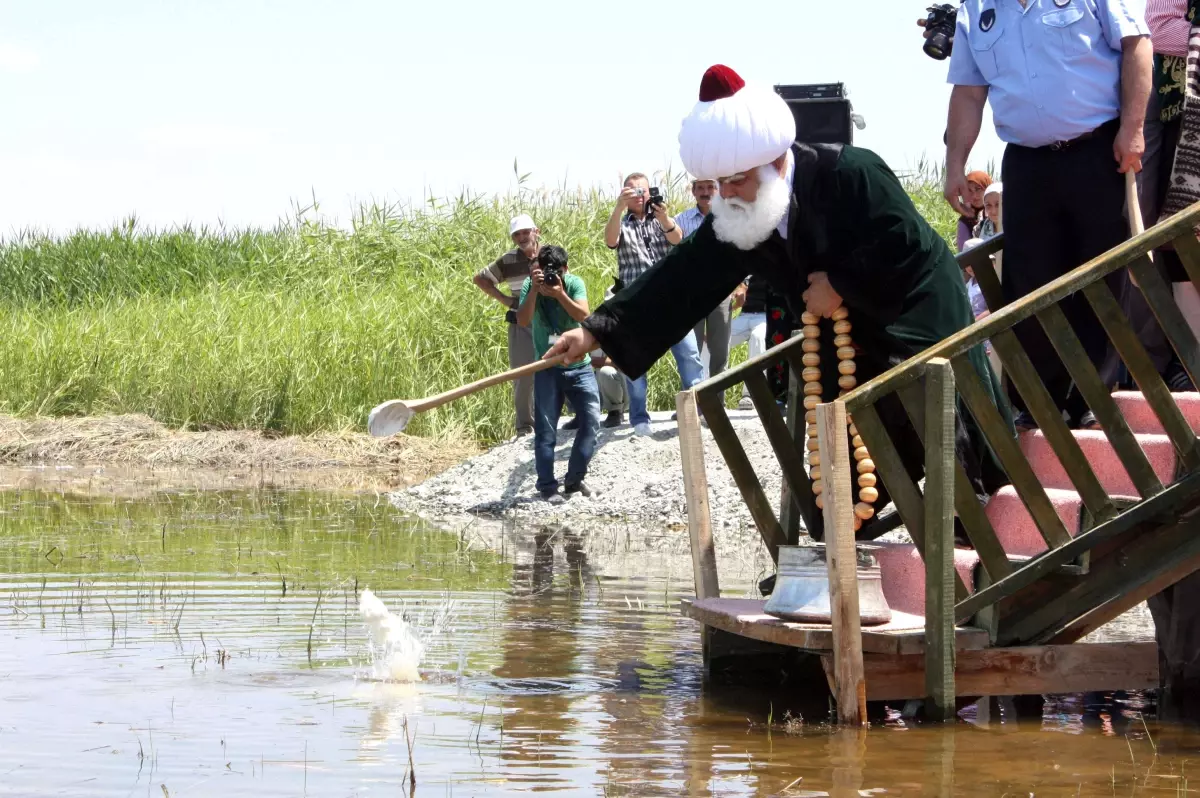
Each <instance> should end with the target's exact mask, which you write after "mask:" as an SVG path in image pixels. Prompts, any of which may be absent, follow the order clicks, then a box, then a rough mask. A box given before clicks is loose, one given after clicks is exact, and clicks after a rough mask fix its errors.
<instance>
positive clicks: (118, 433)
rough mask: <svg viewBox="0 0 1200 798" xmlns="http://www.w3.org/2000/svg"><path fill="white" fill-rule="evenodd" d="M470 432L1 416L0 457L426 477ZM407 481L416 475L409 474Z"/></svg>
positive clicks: (472, 450) (466, 442)
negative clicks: (269, 431) (273, 431)
mask: <svg viewBox="0 0 1200 798" xmlns="http://www.w3.org/2000/svg"><path fill="white" fill-rule="evenodd" d="M478 451H479V447H478V446H477V445H476V444H475V443H473V442H472V441H471V440H470V438H469V436H467V435H448V434H447V435H442V436H439V437H437V438H417V437H412V436H408V435H397V436H395V437H393V438H383V439H381V438H372V437H369V436H367V435H364V434H362V433H357V432H322V433H314V434H312V435H293V436H270V435H264V434H263V433H261V432H254V431H248V430H229V431H210V432H192V431H188V430H176V429H170V428H169V427H167V426H165V425H163V424H161V423H159V422H157V421H155V420H153V419H151V418H149V417H148V416H144V415H123V416H100V417H84V418H45V417H43V418H33V419H24V418H16V417H13V416H0V464H7V465H20V464H35V463H38V464H40V463H120V464H126V465H140V466H192V467H204V468H269V469H323V468H356V467H364V468H387V469H389V470H393V471H394V470H399V471H401V472H404V474H405V475H406V476H407V477H410V478H411V479H412V480H413V481H420V480H422V479H425V478H427V477H429V476H432V475H433V474H437V473H439V472H441V471H443V470H445V469H446V468H448V467H450V466H451V465H454V464H456V463H459V462H461V461H462V460H464V459H465V458H467V457H470V456H471V455H473V454H476V453H477V452H478ZM403 481H409V479H404V480H403Z"/></svg>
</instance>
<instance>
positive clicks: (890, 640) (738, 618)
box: [679, 598, 989, 696]
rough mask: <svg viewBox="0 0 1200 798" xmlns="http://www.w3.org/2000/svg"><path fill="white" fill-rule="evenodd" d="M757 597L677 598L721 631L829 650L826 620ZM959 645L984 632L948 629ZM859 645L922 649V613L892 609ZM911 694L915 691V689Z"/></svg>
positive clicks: (866, 630)
mask: <svg viewBox="0 0 1200 798" xmlns="http://www.w3.org/2000/svg"><path fill="white" fill-rule="evenodd" d="M765 604H766V601H764V600H763V599H733V598H722V599H706V600H702V601H701V600H696V601H690V600H687V599H684V600H683V601H681V602H680V604H679V606H680V612H681V613H682V614H683V615H684V616H685V617H687V618H691V619H693V620H695V621H699V622H700V623H702V624H704V625H705V626H709V627H712V628H714V629H720V630H721V631H723V632H729V633H731V634H735V635H738V636H740V637H745V638H749V639H751V640H759V641H762V642H764V643H775V644H777V645H781V646H789V647H791V648H802V649H804V650H806V651H824V652H828V653H830V654H832V653H833V627H832V626H830V625H829V624H827V623H793V622H791V621H784V620H781V619H779V618H776V617H774V616H773V615H767V614H766V613H764V612H763V611H762V609H763V606H764V605H765ZM954 636H955V646H956V647H957V649H958V650H959V651H962V650H964V649H968V648H986V647H987V646H988V643H989V640H988V634H987V632H986V631H984V630H983V629H975V628H973V627H969V626H960V627H958V628H957V629H955V630H954ZM862 648H863V652H864V653H868V654H887V655H890V656H901V655H904V654H921V653H923V652H924V651H925V619H924V618H922V617H920V616H918V615H908V614H906V613H903V612H898V611H896V610H892V620H891V621H890V622H888V623H886V624H883V625H881V626H868V627H863V630H862ZM916 695H917V696H920V695H921V693H920V692H919V691H918V692H917V694H916Z"/></svg>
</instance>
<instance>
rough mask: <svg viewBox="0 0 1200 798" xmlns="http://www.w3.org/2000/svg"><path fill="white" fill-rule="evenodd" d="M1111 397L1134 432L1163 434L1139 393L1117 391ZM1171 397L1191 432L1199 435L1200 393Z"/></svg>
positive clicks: (1159, 423) (1148, 406)
mask: <svg viewBox="0 0 1200 798" xmlns="http://www.w3.org/2000/svg"><path fill="white" fill-rule="evenodd" d="M1112 396H1113V399H1114V400H1115V401H1116V403H1117V407H1119V408H1120V409H1121V412H1122V413H1123V414H1124V415H1125V420H1126V421H1127V422H1128V423H1129V427H1130V429H1132V430H1133V431H1134V432H1145V433H1150V434H1156V435H1161V434H1163V425H1162V422H1161V421H1159V420H1158V416H1156V415H1155V414H1154V410H1153V409H1151V407H1150V405H1149V404H1147V402H1146V399H1145V397H1143V396H1142V394H1141V393H1140V392H1138V391H1118V392H1116V393H1114V394H1113V395H1112ZM1171 397H1172V398H1173V399H1174V400H1175V404H1177V405H1179V409H1180V410H1181V411H1183V417H1184V418H1186V419H1187V422H1188V424H1189V425H1190V426H1191V428H1192V430H1193V431H1195V432H1196V433H1198V434H1200V393H1173V394H1171Z"/></svg>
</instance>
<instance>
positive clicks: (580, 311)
mask: <svg viewBox="0 0 1200 798" xmlns="http://www.w3.org/2000/svg"><path fill="white" fill-rule="evenodd" d="M587 317H588V301H587V287H586V286H584V284H583V280H581V279H579V278H578V277H576V276H575V275H573V274H569V273H568V271H567V251H566V250H565V249H563V248H562V247H555V246H548V247H542V249H541V251H540V252H539V253H538V259H537V262H536V263H535V264H534V265H533V268H532V269H531V270H530V272H529V277H528V278H527V279H526V280H525V282H524V284H523V285H522V286H521V299H520V309H519V310H518V311H517V322H518V323H519V324H520V325H521V326H522V327H524V328H527V329H531V330H532V334H533V348H534V351H535V352H536V353H537V356H538V357H541V356H542V355H544V354H545V353H546V352H547V350H549V349H550V346H551V345H552V344H553V343H555V342H557V341H558V337H559V336H560V335H562V334H563V333H564V332H566V331H567V330H573V329H575V328H576V327H578V326H579V322H581V321H583V320H584V319H586V318H587ZM533 397H534V399H533V412H534V426H533V459H534V464H535V466H536V468H537V490H538V493H539V494H541V496H542V498H543V499H546V500H551V499H553V498H554V497H555V496H557V495H558V480H557V479H556V478H555V476H554V445H555V444H556V443H557V442H558V418H559V415H560V414H561V412H562V405H563V400H564V399H566V401H568V402H570V403H571V407H573V408H574V409H575V414H576V416H577V417H578V418H579V420H580V421H579V426H578V429H577V430H576V431H575V444H574V446H572V447H571V459H570V460H569V461H568V463H567V476H566V480H565V482H564V486H563V497H564V498H570V497H571V496H573V495H575V494H577V493H578V494H580V495H581V496H585V497H587V496H591V495H592V492H591V491H590V490H589V489H588V487H587V485H585V484H584V482H583V478H584V477H585V476H587V469H588V463H589V462H591V459H592V453H593V452H594V451H595V450H596V431H597V430H598V429H599V427H600V393H599V390H598V389H597V387H596V376H595V373H594V372H593V371H592V369H591V358H589V357H587V356H584V357H581V358H579V360H577V361H575V362H573V363H570V364H569V365H566V366H554V367H552V368H548V369H546V370H545V371H539V372H538V373H537V374H534V375H533Z"/></svg>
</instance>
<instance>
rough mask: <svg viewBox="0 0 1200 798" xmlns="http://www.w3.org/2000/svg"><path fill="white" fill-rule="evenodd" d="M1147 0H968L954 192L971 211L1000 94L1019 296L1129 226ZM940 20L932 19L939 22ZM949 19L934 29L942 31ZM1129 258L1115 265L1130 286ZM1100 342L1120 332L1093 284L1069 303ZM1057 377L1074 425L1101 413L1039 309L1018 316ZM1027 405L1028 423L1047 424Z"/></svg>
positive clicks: (1084, 329)
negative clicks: (1099, 313)
mask: <svg viewBox="0 0 1200 798" xmlns="http://www.w3.org/2000/svg"><path fill="white" fill-rule="evenodd" d="M1144 17H1145V4H1144V3H1143V2H1141V1H1140V0H1086V2H1085V0H1017V2H1013V3H999V2H996V0H966V2H964V3H963V4H962V5H961V6H960V7H959V9H958V13H957V20H956V26H957V27H956V31H955V34H954V37H953V39H954V41H953V48H952V51H951V56H950V73H949V82H950V83H952V84H954V88H953V90H952V92H951V95H950V110H949V121H948V130H947V140H946V187H945V195H946V200H947V201H948V202H949V203H950V205H951V206H952V207H953V208H954V209H955V210H956V211H958V212H959V213H960V214H962V215H964V216H966V215H969V214H970V209H969V208H968V207H967V202H966V197H967V195H968V188H967V185H966V182H967V179H966V163H967V157H968V156H969V155H970V152H971V148H972V147H973V146H974V144H975V140H976V138H977V137H978V135H979V129H980V125H981V123H982V119H983V106H984V104H985V103H989V102H990V103H991V106H992V116H993V118H994V122H995V125H996V133H997V135H998V136H999V137H1000V139H1001V140H1002V141H1004V142H1005V143H1006V144H1007V146H1006V148H1005V151H1004V162H1003V176H1004V188H1005V191H1004V194H1005V196H1004V237H1005V241H1004V262H1005V267H1006V268H1005V270H1004V280H1003V286H1004V298H1005V300H1006V301H1009V302H1011V301H1014V300H1017V299H1020V298H1021V297H1023V296H1026V295H1027V294H1029V293H1031V292H1032V291H1034V290H1036V289H1038V288H1040V287H1041V286H1043V285H1045V284H1046V283H1048V282H1050V281H1051V280H1054V279H1055V278H1057V277H1059V276H1061V275H1063V274H1065V273H1066V272H1068V271H1070V270H1071V269H1074V268H1075V267H1077V266H1079V265H1080V264H1082V263H1086V262H1087V261H1089V260H1091V259H1092V258H1094V257H1096V256H1097V255H1099V254H1101V253H1103V252H1105V251H1106V250H1108V249H1111V248H1112V247H1115V246H1117V245H1118V244H1120V243H1121V242H1122V241H1124V240H1125V239H1126V238H1127V231H1128V225H1127V223H1126V221H1125V217H1124V213H1123V212H1124V208H1125V177H1124V173H1126V172H1129V171H1131V170H1132V171H1134V172H1137V171H1139V170H1140V169H1141V168H1142V167H1141V156H1142V153H1143V152H1144V150H1145V142H1144V139H1143V133H1142V122H1143V120H1144V118H1145V115H1146V104H1147V102H1148V100H1149V97H1150V88H1151V85H1152V76H1151V67H1152V52H1151V50H1152V48H1151V44H1150V38H1149V31H1148V29H1147V27H1146V23H1145V20H1144ZM926 29H927V31H929V30H930V26H929V25H928V24H927V25H926ZM938 33H939V31H937V30H934V31H933V32H932V34H931V36H930V39H929V40H930V41H931V42H932V41H933V40H934V37H935V36H937V35H938ZM1125 279H1126V278H1125V275H1124V272H1117V273H1114V274H1113V275H1110V277H1109V283H1110V287H1111V288H1112V289H1113V291H1114V293H1115V294H1117V295H1120V293H1121V290H1122V283H1123V282H1124V280H1125ZM1061 305H1062V308H1063V311H1064V312H1065V313H1066V314H1067V317H1068V319H1069V320H1070V321H1071V324H1072V326H1073V327H1074V328H1075V332H1076V334H1077V335H1078V336H1079V339H1080V341H1081V342H1082V343H1083V345H1084V348H1085V349H1086V351H1087V353H1088V356H1089V357H1090V358H1091V360H1092V361H1093V362H1094V363H1095V364H1096V365H1097V367H1100V366H1102V364H1103V363H1102V362H1103V359H1104V357H1105V353H1106V351H1107V349H1108V339H1107V337H1106V336H1105V334H1104V330H1103V328H1102V327H1101V326H1100V323H1099V321H1098V320H1097V319H1096V316H1095V314H1094V313H1093V312H1092V310H1091V308H1090V307H1089V306H1088V303H1087V300H1086V299H1085V298H1084V297H1083V295H1082V294H1076V295H1074V296H1072V297H1070V298H1068V299H1067V300H1065V301H1064V302H1062V303H1061ZM1016 332H1017V336H1018V338H1019V339H1020V340H1021V343H1022V344H1023V345H1024V347H1025V350H1026V352H1027V353H1028V355H1029V358H1030V360H1032V361H1033V364H1034V367H1035V368H1036V369H1037V371H1038V374H1040V375H1041V377H1042V379H1043V381H1044V382H1045V385H1046V388H1047V389H1048V390H1049V391H1050V394H1051V396H1052V397H1053V398H1054V400H1055V402H1056V403H1057V404H1058V406H1059V408H1060V409H1062V410H1064V411H1065V412H1066V413H1067V414H1068V415H1069V416H1070V419H1071V421H1072V424H1073V425H1074V426H1077V427H1080V428H1089V427H1095V426H1097V425H1096V420H1095V415H1094V414H1093V413H1092V412H1091V411H1090V410H1089V409H1088V408H1087V405H1086V403H1085V402H1084V401H1083V398H1082V397H1081V396H1080V395H1079V394H1078V392H1075V391H1073V390H1072V381H1071V377H1070V374H1069V373H1068V372H1067V370H1066V367H1065V366H1064V365H1063V364H1062V362H1061V361H1060V360H1059V358H1058V357H1057V356H1056V355H1055V352H1054V349H1053V348H1052V347H1051V345H1050V343H1049V341H1048V340H1047V338H1046V335H1045V332H1044V331H1043V330H1042V328H1041V326H1040V324H1039V323H1038V321H1037V320H1036V319H1029V320H1028V321H1025V322H1022V323H1021V324H1019V325H1018V326H1017V328H1016ZM1011 398H1012V400H1013V402H1014V404H1015V405H1016V406H1017V407H1018V408H1019V409H1020V410H1021V411H1022V412H1021V413H1020V414H1019V415H1018V417H1017V425H1018V426H1019V427H1021V428H1023V429H1031V428H1033V427H1034V426H1036V424H1035V422H1034V421H1033V419H1032V417H1031V416H1030V415H1029V414H1028V412H1027V411H1026V410H1025V407H1024V402H1023V400H1022V399H1021V397H1020V396H1019V395H1018V394H1017V393H1016V392H1015V391H1014V392H1012V397H1011Z"/></svg>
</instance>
